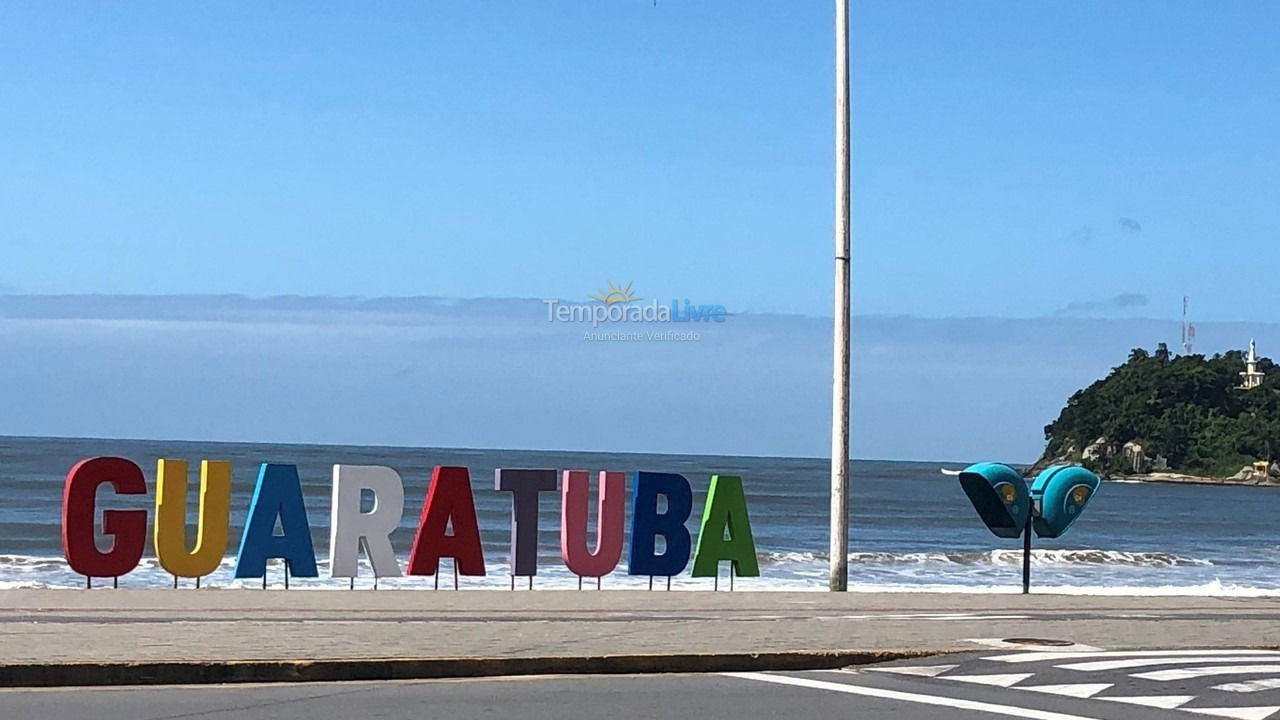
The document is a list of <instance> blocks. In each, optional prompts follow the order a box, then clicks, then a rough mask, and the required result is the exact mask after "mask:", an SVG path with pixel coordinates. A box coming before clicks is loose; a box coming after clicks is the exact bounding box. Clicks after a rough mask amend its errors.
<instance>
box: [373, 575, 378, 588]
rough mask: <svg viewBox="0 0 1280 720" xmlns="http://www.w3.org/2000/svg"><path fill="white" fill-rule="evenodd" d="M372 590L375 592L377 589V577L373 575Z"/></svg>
mask: <svg viewBox="0 0 1280 720" xmlns="http://www.w3.org/2000/svg"><path fill="white" fill-rule="evenodd" d="M373 589H374V590H377V589H378V576H377V575H374V576H373Z"/></svg>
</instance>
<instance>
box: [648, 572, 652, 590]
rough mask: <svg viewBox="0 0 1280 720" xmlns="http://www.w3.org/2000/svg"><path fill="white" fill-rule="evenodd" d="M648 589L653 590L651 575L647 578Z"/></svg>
mask: <svg viewBox="0 0 1280 720" xmlns="http://www.w3.org/2000/svg"><path fill="white" fill-rule="evenodd" d="M649 589H650V590H652V589H653V576H652V575H650V576H649Z"/></svg>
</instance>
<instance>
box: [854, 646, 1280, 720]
mask: <svg viewBox="0 0 1280 720" xmlns="http://www.w3.org/2000/svg"><path fill="white" fill-rule="evenodd" d="M989 663H1001V664H1004V665H1005V668H999V666H996V665H992V664H989ZM1009 665H1013V667H1009ZM1162 666H1166V667H1162ZM1143 668H1151V669H1148V670H1143ZM984 669H988V670H995V669H1017V670H1023V672H1016V673H1001V672H995V673H984V672H982V670H984ZM956 671H958V672H959V673H961V674H949V673H953V672H956ZM856 672H860V673H864V672H871V673H890V674H896V675H903V676H915V677H918V678H927V679H929V682H935V681H939V680H954V681H955V682H957V683H970V684H974V685H987V686H992V687H999V688H1009V689H1012V690H1022V691H1026V692H1027V693H1044V694H1048V695H1059V696H1063V697H1067V698H1078V699H1080V700H1084V701H1090V702H1092V701H1103V702H1104V703H1121V704H1127V705H1136V706H1141V707H1148V708H1156V709H1160V710H1170V711H1172V710H1177V711H1178V714H1180V715H1182V716H1183V717H1187V718H1188V720H1190V717H1192V716H1194V715H1200V716H1207V717H1222V718H1230V719H1231V720H1280V705H1269V704H1264V703H1268V702H1270V703H1276V702H1277V698H1276V695H1274V694H1270V693H1269V691H1280V651H1275V650H1120V651H1112V650H1094V649H1092V648H1089V649H1086V648H1082V647H1076V648H1065V649H1055V650H1051V651H1041V650H1032V651H1021V652H1018V651H1014V652H1008V653H1002V654H997V655H989V656H985V657H980V658H978V659H977V660H968V661H964V662H953V663H950V664H943V665H907V666H898V667H882V668H865V669H861V670H858V671H856ZM1072 673H1081V674H1084V673H1091V674H1092V676H1085V678H1084V679H1089V680H1096V681H1097V682H1063V680H1070V679H1071V677H1072V675H1071V674H1072ZM1229 675H1266V677H1262V678H1258V679H1255V680H1250V679H1248V678H1241V679H1238V680H1235V681H1232V682H1223V681H1221V680H1219V681H1217V682H1219V683H1221V684H1218V685H1212V683H1213V682H1214V680H1213V679H1214V678H1217V677H1223V676H1229ZM1130 678H1132V679H1130ZM1206 679H1207V680H1206ZM1037 680H1038V681H1039V682H1037ZM1197 680H1200V681H1201V682H1200V683H1196V682H1194V681H1197ZM1122 681H1123V682H1122ZM1143 681H1152V682H1156V683H1172V682H1175V681H1185V682H1180V683H1179V684H1178V685H1176V686H1173V687H1171V688H1170V689H1171V690H1174V689H1175V688H1176V690H1175V691H1176V692H1178V693H1179V694H1172V693H1171V694H1167V695H1164V694H1150V693H1151V690H1156V689H1157V687H1158V686H1148V688H1149V689H1147V693H1148V694H1142V693H1143V690H1144V688H1143V686H1142V684H1141V683H1142V682H1143ZM1118 691H1119V692H1118ZM1126 691H1127V694H1120V693H1122V692H1126ZM1191 693H1199V694H1191ZM1222 693H1236V695H1235V697H1236V698H1237V699H1238V700H1246V701H1247V700H1249V699H1253V698H1252V697H1251V696H1244V695H1240V693H1258V696H1257V700H1256V701H1255V704H1253V705H1240V706H1235V707H1228V705H1230V701H1231V697H1230V696H1228V695H1224V694H1222ZM1015 704H1016V703H1015ZM1116 710H1119V708H1116ZM1086 714H1088V713H1086Z"/></svg>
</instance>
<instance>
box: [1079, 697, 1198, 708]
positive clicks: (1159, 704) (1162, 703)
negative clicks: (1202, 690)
mask: <svg viewBox="0 0 1280 720" xmlns="http://www.w3.org/2000/svg"><path fill="white" fill-rule="evenodd" d="M1098 699H1099V700H1110V701H1111V702H1119V703H1128V704H1130V705H1145V706H1146V707H1153V708H1161V709H1163V710H1172V709H1174V708H1176V707H1178V706H1179V705H1186V704H1187V703H1189V702H1191V701H1192V700H1195V699H1196V696H1195V695H1131V696H1129V697H1104V698H1098Z"/></svg>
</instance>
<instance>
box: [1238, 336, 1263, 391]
mask: <svg viewBox="0 0 1280 720" xmlns="http://www.w3.org/2000/svg"><path fill="white" fill-rule="evenodd" d="M1263 377H1264V374H1263V373H1261V372H1259V371H1258V344H1257V343H1256V342H1254V341H1253V340H1250V341H1249V354H1248V355H1246V356H1245V359H1244V372H1242V373H1240V389H1242V390H1252V389H1254V388H1256V387H1258V386H1260V385H1262V378H1263Z"/></svg>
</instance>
